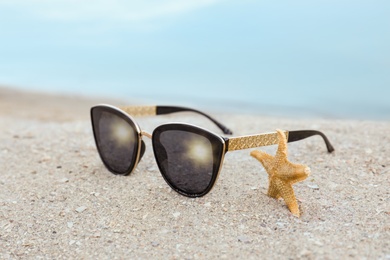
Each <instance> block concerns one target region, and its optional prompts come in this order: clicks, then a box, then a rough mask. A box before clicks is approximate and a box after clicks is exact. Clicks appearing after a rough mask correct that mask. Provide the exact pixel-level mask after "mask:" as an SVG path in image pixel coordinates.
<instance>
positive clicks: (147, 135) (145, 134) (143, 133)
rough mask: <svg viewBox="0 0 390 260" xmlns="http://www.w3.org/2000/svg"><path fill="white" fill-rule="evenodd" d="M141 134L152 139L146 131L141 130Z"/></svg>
mask: <svg viewBox="0 0 390 260" xmlns="http://www.w3.org/2000/svg"><path fill="white" fill-rule="evenodd" d="M141 136H146V137H148V138H149V139H152V135H151V134H149V133H148V132H145V131H141Z"/></svg>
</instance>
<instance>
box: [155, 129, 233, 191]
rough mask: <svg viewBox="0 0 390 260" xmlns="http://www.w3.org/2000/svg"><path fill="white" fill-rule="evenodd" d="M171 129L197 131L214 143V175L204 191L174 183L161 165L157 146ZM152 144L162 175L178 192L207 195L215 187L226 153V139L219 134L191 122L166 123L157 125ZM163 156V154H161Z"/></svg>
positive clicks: (196, 132)
mask: <svg viewBox="0 0 390 260" xmlns="http://www.w3.org/2000/svg"><path fill="white" fill-rule="evenodd" d="M169 130H176V131H184V132H190V133H195V134H198V135H201V136H203V137H205V138H207V139H208V140H209V141H210V143H211V144H212V147H213V155H212V156H213V158H211V159H212V160H213V172H212V177H211V180H210V182H209V185H208V186H207V187H206V188H205V189H204V190H203V191H202V192H198V193H189V192H187V191H185V190H183V189H182V188H180V187H178V186H177V185H176V184H175V183H172V181H171V180H170V178H168V177H167V174H166V172H165V169H164V167H163V166H162V165H161V162H160V159H161V158H160V157H159V154H158V151H157V146H158V145H162V144H161V142H160V135H161V134H162V133H164V132H166V131H169ZM152 144H153V153H154V157H155V160H156V163H157V165H158V168H159V170H160V172H161V175H162V176H163V178H164V180H165V181H166V182H167V184H168V185H169V186H170V187H171V188H172V189H173V190H175V191H176V192H178V193H179V194H181V195H184V196H187V197H202V196H204V195H206V194H207V193H209V192H210V190H211V189H212V188H213V187H214V184H215V182H216V180H217V178H218V175H219V172H220V170H221V167H222V163H223V159H224V156H225V153H226V149H225V147H226V146H225V140H224V139H223V138H222V137H221V136H219V135H217V134H214V133H212V132H210V131H208V130H206V129H203V128H200V127H197V126H194V125H190V124H182V123H171V124H165V125H160V126H159V127H157V128H156V129H155V130H154V131H153V134H152ZM160 156H161V155H160Z"/></svg>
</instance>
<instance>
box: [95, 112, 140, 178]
mask: <svg viewBox="0 0 390 260" xmlns="http://www.w3.org/2000/svg"><path fill="white" fill-rule="evenodd" d="M91 117H92V126H93V130H94V135H95V140H96V145H97V148H98V151H99V154H100V157H101V158H102V160H103V162H104V164H105V165H106V167H107V168H108V169H109V170H110V171H111V172H113V173H115V174H129V173H130V172H131V170H132V169H133V167H134V165H135V163H136V160H137V152H138V145H139V143H138V135H137V131H136V127H135V125H134V123H133V122H132V121H131V120H130V119H129V118H127V117H126V116H124V115H122V114H121V113H120V112H118V111H116V110H114V109H111V108H107V107H94V108H92V110H91Z"/></svg>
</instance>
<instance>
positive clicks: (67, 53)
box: [0, 0, 390, 109]
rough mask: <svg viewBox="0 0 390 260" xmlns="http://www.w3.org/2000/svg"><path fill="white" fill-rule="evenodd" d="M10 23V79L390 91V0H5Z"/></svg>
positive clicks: (246, 93)
mask: <svg viewBox="0 0 390 260" xmlns="http://www.w3.org/2000/svg"><path fill="white" fill-rule="evenodd" d="M0 32H1V33H0V84H7V85H11V86H18V87H35V88H39V89H45V90H52V91H57V90H58V91H63V90H68V91H71V92H72V91H73V92H80V93H95V94H96V93H101V94H107V93H112V94H113V95H114V96H115V95H116V93H117V96H123V95H126V96H131V97H136V98H137V97H141V98H142V97H160V98H161V99H163V100H164V98H167V97H169V96H174V97H178V98H180V97H193V98H197V99H200V100H202V99H209V100H213V99H226V100H236V101H240V102H242V101H245V100H248V102H250V103H253V102H260V103H264V104H274V105H275V104H278V102H283V104H286V105H292V106H296V105H300V104H301V105H302V106H311V105H315V104H317V103H321V102H322V103H324V104H326V103H327V102H335V103H336V104H339V105H342V104H343V103H345V104H347V105H351V106H358V105H359V103H361V102H365V103H364V104H366V105H367V106H368V105H373V104H381V106H382V104H385V103H390V102H387V101H388V100H389V96H390V47H389V46H390V1H387V0H386V1H385V0H383V1H375V0H373V1H363V0H355V1H353V0H337V1H336V0H326V1H325V0H318V1H311V0H301V1H255V0H242V1H224V0H187V1H178V0H161V1H157V0H155V1H147V0H139V1H125V0H116V1H112V0H100V1H99V0H84V1H76V0H66V1H65V0H57V1H53V0H30V1H23V0H9V1H4V0H0ZM113 92H114V93H113ZM280 92H282V93H285V95H284V99H283V100H282V101H278V95H279V94H278V93H280ZM378 109H380V108H378ZM385 109H388V107H386V108H385Z"/></svg>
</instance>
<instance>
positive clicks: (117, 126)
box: [109, 117, 134, 146]
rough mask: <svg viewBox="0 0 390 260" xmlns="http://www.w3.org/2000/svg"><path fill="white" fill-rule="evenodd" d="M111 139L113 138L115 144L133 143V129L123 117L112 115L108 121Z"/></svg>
mask: <svg viewBox="0 0 390 260" xmlns="http://www.w3.org/2000/svg"><path fill="white" fill-rule="evenodd" d="M110 124H111V126H110V128H111V129H110V132H109V134H110V135H111V138H110V139H111V140H114V141H115V143H116V145H117V146H126V145H128V144H134V130H133V129H132V128H131V127H129V124H128V123H127V122H126V121H124V120H123V119H120V118H116V117H113V118H112V122H111V123H110Z"/></svg>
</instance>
